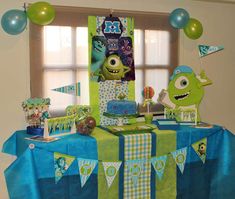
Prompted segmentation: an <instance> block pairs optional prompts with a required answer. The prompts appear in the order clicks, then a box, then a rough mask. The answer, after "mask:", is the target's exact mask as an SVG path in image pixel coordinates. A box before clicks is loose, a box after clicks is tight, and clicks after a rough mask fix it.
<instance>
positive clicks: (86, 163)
mask: <svg viewBox="0 0 235 199" xmlns="http://www.w3.org/2000/svg"><path fill="white" fill-rule="evenodd" d="M77 160H78V167H79V174H80V180H81V187H83V186H84V184H85V183H86V181H87V180H88V178H89V177H90V175H91V174H92V172H93V170H94V168H95V167H96V165H97V163H98V160H90V159H82V158H78V159H77Z"/></svg>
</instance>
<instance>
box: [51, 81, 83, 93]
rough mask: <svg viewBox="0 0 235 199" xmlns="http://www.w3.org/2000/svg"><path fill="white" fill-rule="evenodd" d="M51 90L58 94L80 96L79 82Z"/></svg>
mask: <svg viewBox="0 0 235 199" xmlns="http://www.w3.org/2000/svg"><path fill="white" fill-rule="evenodd" d="M52 90H53V91H57V92H60V93H66V94H70V95H75V96H80V82H78V83H76V84H71V85H67V86H62V87H59V88H54V89H52Z"/></svg>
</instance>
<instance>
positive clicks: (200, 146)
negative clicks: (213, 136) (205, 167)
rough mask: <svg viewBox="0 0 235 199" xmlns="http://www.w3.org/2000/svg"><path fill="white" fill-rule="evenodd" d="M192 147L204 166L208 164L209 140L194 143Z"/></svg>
mask: <svg viewBox="0 0 235 199" xmlns="http://www.w3.org/2000/svg"><path fill="white" fill-rule="evenodd" d="M192 147H193V149H194V151H195V152H196V154H197V155H198V157H199V158H200V159H201V160H202V162H203V164H204V163H205V162H206V148H207V138H203V139H201V140H199V141H197V142H195V143H193V144H192Z"/></svg>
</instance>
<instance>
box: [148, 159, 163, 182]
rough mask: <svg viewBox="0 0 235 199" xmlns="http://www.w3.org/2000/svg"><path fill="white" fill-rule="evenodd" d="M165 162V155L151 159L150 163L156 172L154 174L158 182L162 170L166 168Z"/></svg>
mask: <svg viewBox="0 0 235 199" xmlns="http://www.w3.org/2000/svg"><path fill="white" fill-rule="evenodd" d="M166 160H167V155H163V156H160V157H153V158H151V163H152V165H153V168H154V169H155V171H156V174H157V176H158V178H159V180H161V179H162V176H163V173H164V169H165V166H166Z"/></svg>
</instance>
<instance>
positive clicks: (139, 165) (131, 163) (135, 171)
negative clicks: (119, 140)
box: [126, 160, 146, 186]
mask: <svg viewBox="0 0 235 199" xmlns="http://www.w3.org/2000/svg"><path fill="white" fill-rule="evenodd" d="M145 161H146V160H127V161H126V164H127V167H128V169H129V172H130V175H131V178H132V182H133V185H134V186H136V185H137V183H138V178H139V176H140V174H141V172H142V170H143V167H144V162H145Z"/></svg>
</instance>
